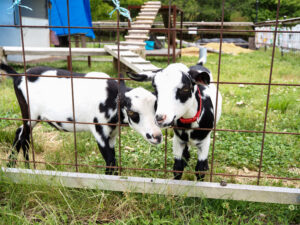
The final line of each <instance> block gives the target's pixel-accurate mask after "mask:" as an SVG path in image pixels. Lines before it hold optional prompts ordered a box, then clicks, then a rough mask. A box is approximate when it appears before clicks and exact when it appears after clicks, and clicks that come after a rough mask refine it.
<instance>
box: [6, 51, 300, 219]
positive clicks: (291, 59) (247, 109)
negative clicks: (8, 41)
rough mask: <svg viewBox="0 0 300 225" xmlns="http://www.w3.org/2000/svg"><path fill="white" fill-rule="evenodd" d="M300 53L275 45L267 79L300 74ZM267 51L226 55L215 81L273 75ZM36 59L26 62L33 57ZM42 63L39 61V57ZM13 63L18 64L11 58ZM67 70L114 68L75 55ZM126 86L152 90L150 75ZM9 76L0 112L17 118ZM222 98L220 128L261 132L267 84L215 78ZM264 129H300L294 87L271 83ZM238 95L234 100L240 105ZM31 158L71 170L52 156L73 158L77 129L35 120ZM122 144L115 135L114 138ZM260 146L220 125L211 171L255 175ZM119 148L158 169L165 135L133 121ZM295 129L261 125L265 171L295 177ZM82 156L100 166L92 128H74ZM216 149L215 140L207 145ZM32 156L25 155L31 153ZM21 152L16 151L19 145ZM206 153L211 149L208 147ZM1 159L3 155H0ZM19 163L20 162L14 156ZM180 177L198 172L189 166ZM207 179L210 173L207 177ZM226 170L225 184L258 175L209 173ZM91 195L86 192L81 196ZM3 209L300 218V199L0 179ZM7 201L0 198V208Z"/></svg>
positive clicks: (127, 158)
mask: <svg viewBox="0 0 300 225" xmlns="http://www.w3.org/2000/svg"><path fill="white" fill-rule="evenodd" d="M148 59H149V60H151V62H152V63H153V64H155V65H156V66H158V67H165V66H166V64H167V58H164V57H151V58H148ZM299 61H300V57H299V56H297V55H292V54H291V55H289V54H286V55H285V56H284V57H281V56H280V53H279V52H276V54H275V59H274V68H273V73H272V83H287V84H299V83H300V63H299ZM177 62H182V63H184V64H186V65H187V66H191V65H194V64H195V63H196V62H197V57H182V58H181V59H178V60H177ZM270 64H271V51H270V50H269V51H267V52H264V51H255V52H253V53H249V54H241V55H238V56H232V55H222V64H221V67H220V81H227V82H260V83H261V82H268V81H269V76H270ZM36 65H37V64H29V66H30V67H31V66H36ZM40 65H41V64H40ZM42 65H47V66H53V67H56V68H64V69H66V68H67V63H66V62H65V61H57V62H49V63H42ZM12 66H13V67H14V68H15V69H16V70H17V71H18V72H22V71H23V66H22V65H18V64H12ZM206 66H207V67H208V68H209V69H210V70H211V71H212V73H213V76H214V80H215V81H216V80H217V75H218V55H216V54H209V55H208V60H207V64H206ZM73 71H76V72H88V71H102V72H105V73H108V74H110V75H111V76H116V71H115V70H114V69H113V67H112V63H111V62H101V63H96V62H95V63H92V68H88V67H87V63H86V62H73ZM127 84H128V86H131V87H136V86H143V87H145V88H147V89H149V90H152V87H151V83H150V82H148V83H137V82H133V81H129V82H127ZM12 86H13V85H12V81H11V79H6V80H5V81H3V82H2V83H0V118H1V117H3V118H20V117H21V114H20V110H19V106H18V104H17V101H16V98H15V94H14V91H13V88H12ZM220 91H221V94H222V97H223V105H222V116H221V119H220V121H219V124H218V125H217V128H218V129H238V130H250V131H262V130H263V128H264V118H265V107H266V100H267V91H268V87H267V86H264V85H259V86H256V85H244V86H240V85H235V84H220ZM270 94H271V95H270V99H269V110H268V117H267V127H266V129H267V131H275V132H292V133H299V130H300V117H299V115H300V104H299V102H300V88H299V87H286V86H271V89H270ZM237 103H239V104H237ZM20 124H21V123H20V121H13V120H0V156H1V158H5V157H6V156H7V154H8V152H9V151H10V150H11V148H12V146H11V145H12V141H13V139H14V132H15V130H16V129H17V127H18V126H19V125H20ZM168 135H169V138H168V142H167V156H166V160H167V165H166V169H170V170H171V169H172V166H173V157H172V143H171V142H172V141H171V137H172V135H173V132H172V131H171V130H168ZM33 137H34V147H35V151H36V159H37V160H38V161H45V162H47V164H46V165H44V164H37V167H38V168H39V169H55V170H62V171H74V170H75V168H74V167H71V166H64V165H54V164H51V162H55V163H71V164H73V163H74V161H75V159H74V136H73V134H72V133H63V132H58V131H55V130H54V129H53V128H51V127H49V126H48V125H46V124H43V125H38V127H37V128H35V129H34V134H33ZM117 143H118V141H117ZM261 146H262V134H261V133H245V132H223V131H218V132H216V142H215V150H214V162H215V163H214V170H213V171H214V172H217V173H234V174H236V173H239V174H245V175H254V176H255V175H257V171H258V168H259V157H260V153H261ZM121 149H122V150H121V155H119V148H118V144H117V145H116V155H117V158H119V156H120V157H121V159H122V167H126V168H148V169H164V168H165V164H164V161H165V153H164V144H162V145H160V146H152V145H149V144H148V143H147V142H146V141H144V140H143V138H142V137H141V136H140V135H138V134H137V133H136V132H134V131H132V130H131V129H130V128H126V127H125V128H122V140H121ZM299 149H300V138H299V135H286V134H276V135H275V134H266V136H265V142H264V154H263V163H262V173H263V174H262V175H270V176H278V177H289V178H299V168H300V164H299V159H300V151H299ZM77 150H78V163H79V164H86V165H105V163H104V160H103V158H102V156H101V155H100V153H99V150H98V148H97V145H96V142H95V140H94V138H93V137H92V136H91V135H90V134H89V133H78V134H77ZM211 152H212V146H211V150H210V153H211ZM196 153H197V151H196V149H195V148H193V149H192V150H191V160H190V162H189V165H188V167H187V168H186V170H187V171H194V168H195V165H196V158H197V156H196ZM30 156H31V155H30ZM20 159H22V156H21V154H20ZM209 160H211V155H210V156H209ZM2 165H5V162H4V161H2ZM17 165H18V166H19V167H24V165H23V163H19V164H17ZM79 171H80V172H91V173H103V172H104V169H101V168H95V167H92V166H84V167H79ZM122 175H125V176H129V175H131V176H143V177H160V178H172V174H171V173H170V174H167V175H166V174H165V173H164V172H159V173H157V172H151V171H150V172H149V171H135V170H123V171H122ZM183 179H186V180H194V179H195V177H194V176H193V175H192V174H189V173H185V174H184V176H183ZM206 179H208V176H207V178H206ZM221 179H225V180H227V181H228V182H231V183H245V184H256V179H242V178H241V179H237V178H229V177H217V176H216V177H214V181H216V182H217V181H220V180H221ZM261 184H264V185H274V186H288V187H295V186H297V187H299V181H292V182H287V181H277V180H265V179H264V180H262V181H261ZM86 199H88V200H86ZM0 205H1V208H0V217H1V222H2V221H4V222H2V223H3V224H10V223H12V221H14V222H15V223H17V224H23V223H24V224H29V223H43V224H44V223H49V224H52V223H53V224H55V223H76V221H77V223H84V224H95V223H100V222H101V223H111V224H183V223H184V224H199V221H201V223H202V224H238V223H240V224H246V223H247V224H274V223H277V224H292V223H294V224H297V223H300V221H299V219H298V220H297V217H296V214H297V213H299V206H286V205H276V204H259V203H247V202H238V201H223V200H209V199H199V198H184V197H166V196H157V195H140V194H127V193H123V194H121V193H113V192H103V191H88V190H76V189H66V188H63V187H58V188H52V187H51V188H50V187H47V186H44V185H41V186H34V187H30V186H27V185H14V184H11V183H9V182H6V181H1V182H0ZM2 206H3V207H2Z"/></svg>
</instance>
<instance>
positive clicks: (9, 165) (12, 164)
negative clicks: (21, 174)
mask: <svg viewBox="0 0 300 225" xmlns="http://www.w3.org/2000/svg"><path fill="white" fill-rule="evenodd" d="M15 166H16V162H14V161H11V162H8V163H7V164H6V167H8V168H12V167H15Z"/></svg>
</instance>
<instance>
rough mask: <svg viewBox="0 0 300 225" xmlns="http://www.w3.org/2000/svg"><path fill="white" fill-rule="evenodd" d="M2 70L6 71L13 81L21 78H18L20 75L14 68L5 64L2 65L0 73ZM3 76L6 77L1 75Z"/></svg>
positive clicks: (0, 65)
mask: <svg viewBox="0 0 300 225" xmlns="http://www.w3.org/2000/svg"><path fill="white" fill-rule="evenodd" d="M1 70H2V71H4V72H5V73H7V76H10V77H12V78H13V80H17V79H18V77H19V76H16V75H18V74H19V73H18V72H17V71H15V70H14V69H13V68H12V67H10V66H8V65H6V64H4V63H1V64H0V71H1ZM1 76H4V75H1Z"/></svg>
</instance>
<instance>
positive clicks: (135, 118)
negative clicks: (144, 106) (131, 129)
mask: <svg viewBox="0 0 300 225" xmlns="http://www.w3.org/2000/svg"><path fill="white" fill-rule="evenodd" d="M127 115H128V117H129V118H130V119H131V120H132V121H133V122H135V123H138V122H139V120H140V116H139V114H138V113H137V112H134V111H132V110H127Z"/></svg>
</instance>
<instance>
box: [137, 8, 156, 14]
mask: <svg viewBox="0 0 300 225" xmlns="http://www.w3.org/2000/svg"><path fill="white" fill-rule="evenodd" d="M158 10H159V9H147V8H144V9H141V11H140V12H154V13H156V12H157V11H158Z"/></svg>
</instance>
